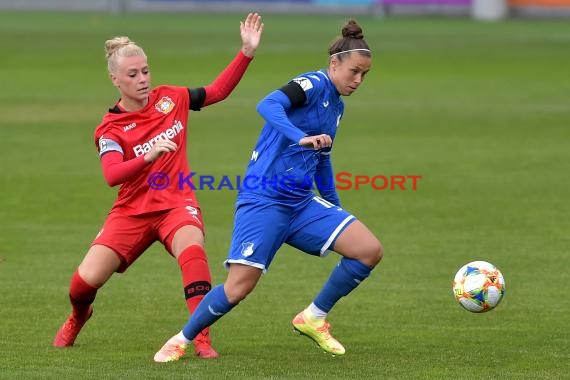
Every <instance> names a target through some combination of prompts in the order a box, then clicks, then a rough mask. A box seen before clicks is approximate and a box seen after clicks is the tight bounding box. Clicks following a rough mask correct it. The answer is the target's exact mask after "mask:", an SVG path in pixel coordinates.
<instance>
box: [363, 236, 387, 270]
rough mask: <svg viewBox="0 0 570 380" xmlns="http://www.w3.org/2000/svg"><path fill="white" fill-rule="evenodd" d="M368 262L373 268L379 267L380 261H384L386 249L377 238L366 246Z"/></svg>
mask: <svg viewBox="0 0 570 380" xmlns="http://www.w3.org/2000/svg"><path fill="white" fill-rule="evenodd" d="M365 251H366V254H365V257H366V261H367V264H368V265H370V266H371V267H375V266H376V265H378V263H379V262H380V260H382V257H383V256H384V247H383V246H382V243H380V241H379V240H378V239H376V238H374V239H371V240H370V241H369V242H368V243H367V244H366V249H365Z"/></svg>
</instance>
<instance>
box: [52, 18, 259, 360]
mask: <svg viewBox="0 0 570 380" xmlns="http://www.w3.org/2000/svg"><path fill="white" fill-rule="evenodd" d="M262 31H263V23H262V22H261V16H260V15H258V14H257V13H250V14H249V15H248V16H247V18H246V19H245V21H243V22H240V34H241V39H242V47H241V49H240V51H239V52H238V54H237V55H236V57H235V58H234V59H233V61H232V62H231V63H230V64H229V65H228V66H227V67H226V68H225V69H224V70H223V71H222V73H221V74H220V75H219V76H218V77H217V78H216V79H215V80H214V81H213V82H212V83H211V84H210V85H207V86H204V87H197V88H186V87H175V86H159V87H156V88H154V89H151V85H150V80H151V76H150V70H149V66H148V63H147V57H146V55H145V53H144V51H143V50H142V49H141V48H140V47H139V46H137V45H136V44H135V43H134V42H132V41H130V40H129V39H128V38H127V37H117V38H114V39H112V40H108V41H107V42H106V44H105V49H106V53H107V60H108V70H109V75H110V78H111V81H112V83H113V85H114V86H115V87H117V88H118V90H119V93H120V96H121V97H120V99H119V101H118V102H117V103H116V104H115V106H114V107H113V108H111V109H110V110H109V112H108V113H107V114H106V115H105V116H104V118H103V120H102V122H101V124H100V125H99V126H98V127H97V128H96V130H95V144H96V146H97V147H98V150H99V155H100V157H101V166H102V169H103V175H104V177H105V180H106V181H107V183H108V184H109V185H110V186H115V185H119V184H120V185H121V187H120V190H119V193H118V198H117V200H116V201H115V204H114V205H113V207H112V208H111V211H110V212H109V214H108V216H107V219H106V220H105V222H104V224H103V227H102V228H101V230H100V232H99V234H98V235H97V237H96V238H95V240H94V241H93V242H92V245H91V247H90V249H89V251H88V252H87V254H86V255H85V258H84V259H83V261H82V262H81V264H80V265H79V267H78V268H77V270H76V271H75V273H74V274H73V276H72V279H71V284H70V288H69V297H70V301H71V306H72V312H71V314H70V315H69V317H68V318H67V320H66V321H65V323H64V324H63V325H62V326H61V328H60V329H59V331H58V332H57V334H56V336H55V339H54V341H53V345H54V346H56V347H69V346H72V345H73V343H74V342H75V339H76V338H77V335H78V334H79V332H80V331H81V328H82V327H83V325H84V324H85V322H87V320H88V319H89V318H90V317H91V315H92V313H93V307H92V303H93V301H94V300H95V296H96V294H97V291H98V289H99V288H100V287H101V286H103V284H105V282H107V280H108V279H109V278H110V277H111V275H112V274H113V273H115V272H119V273H122V272H124V271H125V270H126V269H127V268H128V267H129V266H130V265H131V264H132V263H133V262H134V261H135V260H136V259H137V258H138V257H139V256H140V255H141V254H142V253H143V252H144V251H145V250H146V249H147V248H148V247H149V246H150V245H151V244H152V243H154V242H155V241H160V242H161V243H162V244H163V245H164V246H165V248H166V250H167V251H168V252H169V253H170V254H171V255H172V256H174V257H175V258H176V259H177V261H178V264H179V265H180V269H181V271H182V278H183V285H184V293H185V297H186V303H187V306H188V309H189V310H190V312H191V313H192V312H193V311H194V309H195V308H196V306H197V305H198V303H199V302H200V300H201V299H202V298H203V297H204V295H205V294H206V293H207V292H208V291H209V290H210V288H211V276H210V270H209V267H208V262H207V258H206V254H205V252H204V227H203V224H202V215H201V212H200V206H199V204H198V201H197V200H196V197H195V194H194V192H193V190H192V188H191V186H183V187H181V188H179V187H178V186H177V185H175V184H172V183H171V185H170V186H166V187H165V188H163V189H160V190H159V189H158V188H157V187H156V186H153V185H156V184H157V183H156V182H153V181H154V180H156V177H153V176H154V175H156V173H159V172H160V173H164V174H165V175H166V176H168V178H170V179H177V178H178V176H179V173H186V174H189V173H190V167H189V165H188V159H187V154H186V134H187V130H188V123H187V120H188V114H189V110H193V111H198V110H200V109H201V108H202V107H206V106H209V105H211V104H214V103H217V102H219V101H221V100H223V99H225V98H226V97H227V96H228V95H229V94H230V93H231V92H232V90H233V89H234V88H235V86H236V85H237V84H238V82H239V81H240V79H241V77H242V76H243V74H244V73H245V71H246V69H247V67H248V65H249V63H250V62H251V60H252V59H253V56H254V54H255V50H256V49H257V47H258V46H259V42H260V38H261V33H262ZM163 179H164V178H163ZM162 184H164V182H163V183H162ZM194 349H195V352H196V355H198V356H199V357H202V358H214V357H217V356H218V353H217V352H216V351H215V350H214V349H213V348H212V346H211V341H210V337H209V331H208V329H205V330H204V331H202V333H201V334H200V338H199V339H196V340H195V341H194Z"/></svg>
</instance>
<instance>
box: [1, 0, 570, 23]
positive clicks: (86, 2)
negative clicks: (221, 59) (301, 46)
mask: <svg viewBox="0 0 570 380" xmlns="http://www.w3.org/2000/svg"><path fill="white" fill-rule="evenodd" d="M0 9H4V10H7V9H30V10H48V9H51V10H75V11H87V10H89V11H109V12H112V13H120V12H149V11H152V12H158V11H162V12H172V11H188V12H228V11H236V12H243V11H249V10H251V9H256V10H258V11H260V12H282V13H347V12H348V13H351V14H372V15H376V16H378V17H389V16H394V15H416V16H417V15H445V16H464V17H465V16H470V17H473V18H475V19H480V20H501V19H504V18H507V17H570V0H272V1H270V0H249V1H237V0H225V1H223V0H0Z"/></svg>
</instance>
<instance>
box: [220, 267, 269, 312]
mask: <svg viewBox="0 0 570 380" xmlns="http://www.w3.org/2000/svg"><path fill="white" fill-rule="evenodd" d="M262 273H263V271H262V270H261V269H259V268H256V267H253V266H249V265H244V264H237V263H232V264H230V268H229V272H228V278H227V279H226V282H225V283H224V292H225V293H226V297H228V301H229V302H230V303H231V304H232V305H236V304H237V303H239V302H240V301H242V300H243V299H244V298H245V297H247V295H248V294H249V293H251V292H252V291H253V289H254V288H255V285H257V282H258V281H259V279H260V277H261V274H262Z"/></svg>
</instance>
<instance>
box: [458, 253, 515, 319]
mask: <svg viewBox="0 0 570 380" xmlns="http://www.w3.org/2000/svg"><path fill="white" fill-rule="evenodd" d="M453 294H454V295H455V299H456V300H457V302H459V304H460V305H461V306H463V307H464V308H465V309H466V310H469V311H471V312H473V313H484V312H486V311H489V310H491V309H493V308H495V307H496V306H497V305H498V304H499V302H501V300H502V299H503V295H504V294H505V279H504V278H503V274H502V273H501V271H499V269H498V268H497V267H495V266H494V265H493V264H491V263H488V262H486V261H472V262H470V263H467V264H465V265H464V266H462V267H461V268H460V269H459V270H458V271H457V274H455V278H454V279H453Z"/></svg>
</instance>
